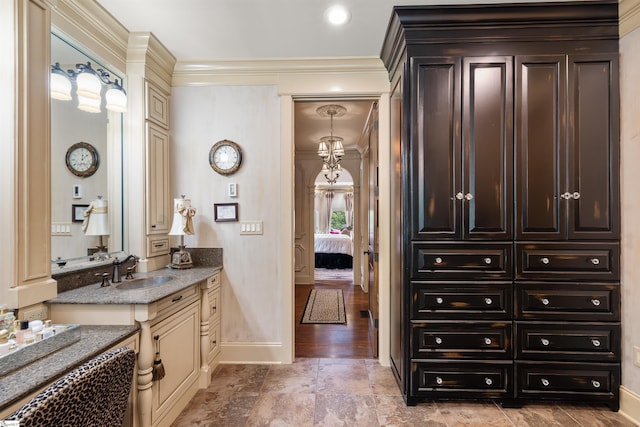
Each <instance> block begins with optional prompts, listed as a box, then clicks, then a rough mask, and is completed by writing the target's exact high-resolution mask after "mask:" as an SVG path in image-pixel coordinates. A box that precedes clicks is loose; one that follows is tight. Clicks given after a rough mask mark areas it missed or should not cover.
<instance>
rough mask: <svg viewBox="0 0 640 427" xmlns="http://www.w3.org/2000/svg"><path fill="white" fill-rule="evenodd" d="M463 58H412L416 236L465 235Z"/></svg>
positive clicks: (413, 171) (412, 182)
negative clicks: (462, 196) (458, 195)
mask: <svg viewBox="0 0 640 427" xmlns="http://www.w3.org/2000/svg"><path fill="white" fill-rule="evenodd" d="M460 63H461V62H460V58H414V59H412V62H411V74H412V82H411V84H412V87H414V88H415V92H414V93H413V95H412V96H414V97H415V98H414V99H413V100H412V111H413V117H412V118H411V119H412V121H413V123H414V126H413V127H412V128H413V131H412V134H411V135H410V138H411V141H412V142H411V158H410V160H409V161H410V166H409V170H410V171H411V173H412V177H411V187H412V188H411V205H412V209H411V214H412V238H413V239H420V240H434V239H460V238H461V237H462V230H461V218H462V213H461V211H460V208H461V204H460V201H459V200H458V199H456V197H455V195H456V193H458V192H460V191H461V187H462V181H461V178H462V173H461V169H460V168H461V153H460Z"/></svg>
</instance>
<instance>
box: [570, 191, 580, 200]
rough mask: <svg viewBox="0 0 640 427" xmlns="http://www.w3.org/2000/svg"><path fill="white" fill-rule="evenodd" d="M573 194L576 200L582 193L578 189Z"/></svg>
mask: <svg viewBox="0 0 640 427" xmlns="http://www.w3.org/2000/svg"><path fill="white" fill-rule="evenodd" d="M572 196H573V198H574V199H575V200H578V199H579V198H580V193H578V192H577V191H576V192H574V193H573V194H572Z"/></svg>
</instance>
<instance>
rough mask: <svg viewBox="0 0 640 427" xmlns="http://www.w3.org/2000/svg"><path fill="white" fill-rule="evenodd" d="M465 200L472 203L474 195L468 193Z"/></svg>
mask: <svg viewBox="0 0 640 427" xmlns="http://www.w3.org/2000/svg"><path fill="white" fill-rule="evenodd" d="M464 198H465V200H466V201H470V200H471V199H473V194H471V193H467V194H465V195H464Z"/></svg>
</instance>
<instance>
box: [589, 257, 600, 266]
mask: <svg viewBox="0 0 640 427" xmlns="http://www.w3.org/2000/svg"><path fill="white" fill-rule="evenodd" d="M590 261H591V264H593V265H598V264H600V260H599V259H598V258H591V260H590Z"/></svg>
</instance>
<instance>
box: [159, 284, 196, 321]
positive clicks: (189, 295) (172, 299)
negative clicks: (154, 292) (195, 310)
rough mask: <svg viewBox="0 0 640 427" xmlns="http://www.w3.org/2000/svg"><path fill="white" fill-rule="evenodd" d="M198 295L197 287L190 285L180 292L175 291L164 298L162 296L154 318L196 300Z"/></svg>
mask: <svg viewBox="0 0 640 427" xmlns="http://www.w3.org/2000/svg"><path fill="white" fill-rule="evenodd" d="M199 297H200V295H199V287H198V286H190V287H188V288H186V289H183V290H182V291H180V292H176V293H174V294H172V295H170V296H168V297H166V298H163V299H161V300H160V301H159V302H158V315H157V316H156V318H160V317H163V316H165V315H169V314H171V313H173V312H174V311H176V310H179V309H180V308H182V307H183V306H185V305H188V304H190V303H191V302H193V301H195V300H197V299H198V298H199Z"/></svg>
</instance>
